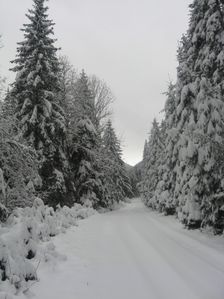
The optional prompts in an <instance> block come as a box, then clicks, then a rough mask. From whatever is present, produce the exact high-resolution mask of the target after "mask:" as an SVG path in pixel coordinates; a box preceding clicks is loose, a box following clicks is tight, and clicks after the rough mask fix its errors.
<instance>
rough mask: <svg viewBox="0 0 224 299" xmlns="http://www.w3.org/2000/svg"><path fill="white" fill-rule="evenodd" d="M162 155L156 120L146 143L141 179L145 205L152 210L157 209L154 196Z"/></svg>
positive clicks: (159, 133) (159, 129)
mask: <svg viewBox="0 0 224 299" xmlns="http://www.w3.org/2000/svg"><path fill="white" fill-rule="evenodd" d="M162 153H163V140H162V134H161V128H160V126H159V123H158V122H157V120H156V119H154V121H153V123H152V129H151V132H150V137H149V141H148V149H147V155H146V159H145V166H144V167H145V172H144V178H143V190H145V192H144V196H145V203H146V205H147V206H149V207H152V208H154V209H157V208H158V202H157V198H156V196H155V190H156V186H157V184H158V182H159V177H158V175H159V164H160V161H161V156H162Z"/></svg>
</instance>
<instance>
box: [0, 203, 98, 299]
mask: <svg viewBox="0 0 224 299" xmlns="http://www.w3.org/2000/svg"><path fill="white" fill-rule="evenodd" d="M94 213H95V211H94V210H93V209H92V208H89V207H88V208H87V207H83V206H81V205H79V204H75V205H74V206H73V207H72V208H68V207H66V206H65V207H63V208H61V207H58V208H57V210H56V211H54V210H53V209H52V208H50V207H47V206H45V205H44V203H43V201H42V200H41V199H39V198H37V199H36V200H35V201H34V204H33V207H32V208H24V209H17V210H16V211H15V212H14V214H13V215H11V216H10V217H9V219H8V221H7V223H6V224H0V299H3V298H4V299H5V298H11V297H10V295H9V294H18V293H19V292H25V291H26V290H28V289H29V287H30V285H31V284H32V283H34V282H35V281H37V280H38V275H37V269H38V266H39V264H40V263H42V262H49V261H51V262H52V261H53V262H56V261H57V260H63V259H65V257H64V256H62V255H60V254H59V253H57V252H56V250H55V246H54V244H53V243H52V242H50V240H51V237H54V236H56V235H58V234H60V233H63V232H65V230H66V229H68V228H69V227H71V226H74V225H77V219H84V218H87V217H89V216H91V215H93V214H94Z"/></svg>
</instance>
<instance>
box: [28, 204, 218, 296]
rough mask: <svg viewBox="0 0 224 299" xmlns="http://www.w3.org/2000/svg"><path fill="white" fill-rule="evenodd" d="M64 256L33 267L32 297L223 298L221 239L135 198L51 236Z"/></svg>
mask: <svg viewBox="0 0 224 299" xmlns="http://www.w3.org/2000/svg"><path fill="white" fill-rule="evenodd" d="M54 243H55V244H56V248H57V250H58V251H59V252H61V253H63V254H66V255H67V257H68V259H67V261H65V262H60V263H58V264H57V265H56V266H54V265H52V266H51V267H49V265H48V266H46V265H42V266H40V268H39V269H38V273H39V277H40V282H39V283H37V284H35V285H34V286H33V287H32V290H31V291H32V293H34V294H35V297H34V298H36V299H62V298H63V299H223V298H224V238H223V237H219V238H218V237H208V236H207V235H205V234H201V233H200V232H196V231H194V232H189V231H186V230H184V229H183V228H182V227H181V224H179V223H178V222H177V221H176V220H175V219H173V218H172V217H164V216H161V215H159V214H157V213H154V212H151V211H150V210H148V209H147V208H145V207H144V206H143V204H142V203H141V201H140V200H134V201H133V202H132V203H131V204H127V205H126V206H125V207H124V208H122V209H120V210H117V211H114V212H111V213H107V214H101V215H94V216H92V217H90V218H89V219H86V220H83V221H81V222H80V224H79V227H74V228H72V229H70V230H69V231H68V232H67V233H66V234H63V235H60V236H57V237H56V238H55V240H54Z"/></svg>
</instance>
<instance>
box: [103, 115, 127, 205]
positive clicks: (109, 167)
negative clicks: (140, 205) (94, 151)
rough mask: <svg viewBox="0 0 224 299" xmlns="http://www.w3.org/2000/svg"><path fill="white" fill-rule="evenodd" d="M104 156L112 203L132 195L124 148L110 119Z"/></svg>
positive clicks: (107, 126) (104, 144)
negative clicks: (124, 158) (123, 153)
mask: <svg viewBox="0 0 224 299" xmlns="http://www.w3.org/2000/svg"><path fill="white" fill-rule="evenodd" d="M103 146H104V157H106V158H107V159H106V160H107V164H106V165H105V170H104V174H105V177H106V183H107V187H108V190H109V197H110V200H111V204H113V203H114V202H119V201H122V200H124V199H125V198H126V197H131V196H132V191H131V189H132V188H131V184H130V180H129V177H128V174H127V170H126V167H125V164H124V162H123V160H122V158H121V155H122V150H121V146H120V142H119V140H118V138H117V136H116V133H115V131H114V128H113V127H112V123H111V121H110V120H109V121H108V122H107V125H106V127H105V132H104V135H103Z"/></svg>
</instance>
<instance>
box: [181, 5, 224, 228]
mask: <svg viewBox="0 0 224 299" xmlns="http://www.w3.org/2000/svg"><path fill="white" fill-rule="evenodd" d="M190 7H191V18H190V25H189V30H188V32H187V40H188V41H187V47H186V49H187V51H186V53H187V54H186V56H185V61H186V62H187V64H188V69H189V70H190V74H191V78H190V80H189V82H188V83H187V84H186V82H185V85H184V86H183V88H182V89H181V96H180V102H181V103H182V109H181V113H180V115H181V119H185V125H184V127H183V128H182V130H181V131H180V142H179V144H180V145H181V146H180V147H179V148H180V151H179V159H178V167H177V172H178V184H177V186H176V187H177V188H176V191H177V193H178V197H179V199H180V213H179V214H180V217H181V219H182V221H183V222H185V223H186V224H187V225H188V226H189V227H195V226H200V225H201V222H202V224H203V225H206V224H210V225H212V226H213V227H214V229H215V230H216V227H217V226H219V227H220V222H222V225H221V226H222V229H223V227H224V217H223V220H221V219H220V216H221V214H222V213H221V211H220V208H221V206H222V201H221V200H219V201H218V200H215V198H216V197H217V195H218V194H222V190H223V186H222V176H223V174H222V167H220V165H219V166H218V167H217V163H216V160H217V157H216V156H215V155H216V153H215V151H214V148H213V144H214V142H219V143H220V142H222V140H223V132H224V131H223V129H224V119H223V111H224V109H223V71H224V70H223V62H224V60H223V57H224V56H223V53H224V52H223V42H222V36H223V34H224V24H223V16H224V12H223V6H222V3H221V1H211V0H210V1H209V0H201V1H194V2H193V4H192V5H191V6H190ZM180 81H181V80H179V83H181V84H182V85H183V81H182V82H180ZM186 107H188V111H189V113H188V114H187V113H186ZM179 128H180V127H179ZM208 138H209V139H210V141H209V140H208ZM215 210H216V212H214V211H215ZM214 213H215V214H216V215H215V214H214ZM217 230H220V228H217Z"/></svg>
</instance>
